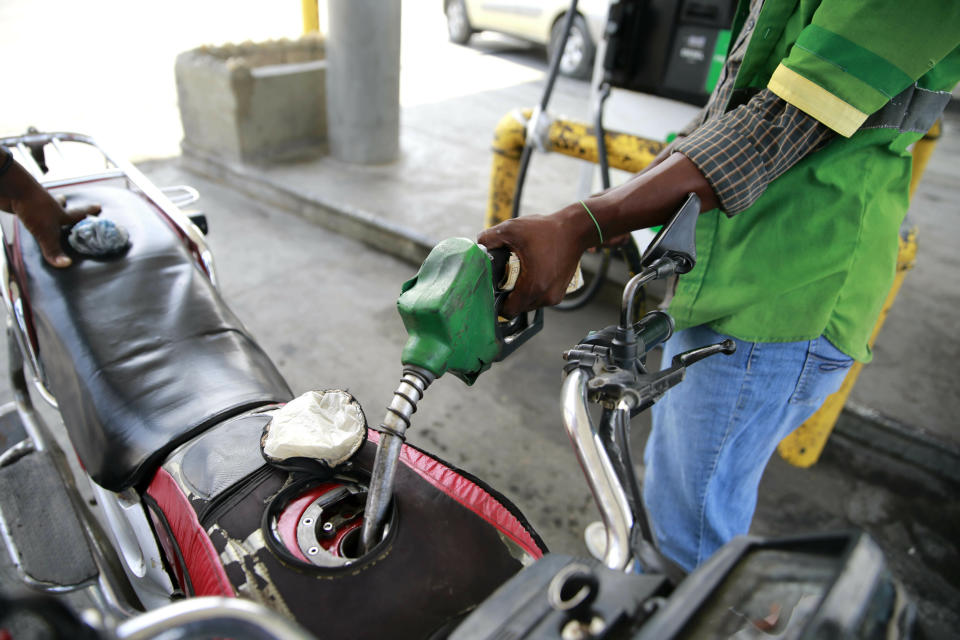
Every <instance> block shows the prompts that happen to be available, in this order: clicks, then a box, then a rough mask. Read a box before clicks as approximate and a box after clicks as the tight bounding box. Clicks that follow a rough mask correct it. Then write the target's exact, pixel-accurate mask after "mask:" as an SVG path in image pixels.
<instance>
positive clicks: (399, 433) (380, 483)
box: [361, 366, 436, 553]
mask: <svg viewBox="0 0 960 640" xmlns="http://www.w3.org/2000/svg"><path fill="white" fill-rule="evenodd" d="M435 378H436V376H434V375H433V374H432V373H430V372H429V371H427V370H426V369H422V368H420V367H414V366H407V367H404V369H403V377H402V378H401V379H400V385H399V386H398V387H397V390H396V391H394V392H393V399H392V400H391V401H390V405H389V406H388V407H387V413H386V415H385V416H384V418H383V422H382V423H381V424H380V426H379V427H378V428H377V431H379V432H380V444H379V446H378V447H377V456H376V458H375V459H374V461H373V471H372V473H371V475H370V487H369V489H368V492H367V504H366V506H365V508H364V517H363V532H362V535H361V543H362V545H363V552H364V553H368V552H369V551H370V550H371V549H373V547H374V546H376V544H377V542H379V541H380V537H381V531H382V530H383V524H384V520H385V518H386V516H387V508H388V507H389V506H390V497H391V495H392V493H393V478H394V476H395V475H396V473H397V463H398V462H399V460H400V449H401V447H402V446H403V442H404V440H405V439H406V437H405V433H406V431H407V428H408V427H409V426H410V417H411V416H412V415H413V414H414V413H416V411H417V403H418V402H419V401H420V399H421V398H423V393H424V391H425V390H426V388H427V387H428V386H430V383H431V382H433V381H434V379H435Z"/></svg>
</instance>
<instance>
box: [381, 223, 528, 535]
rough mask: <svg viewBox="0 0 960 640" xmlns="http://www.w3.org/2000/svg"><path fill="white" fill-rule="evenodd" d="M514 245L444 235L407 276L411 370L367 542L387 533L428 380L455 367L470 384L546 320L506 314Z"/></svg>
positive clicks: (386, 425)
mask: <svg viewBox="0 0 960 640" xmlns="http://www.w3.org/2000/svg"><path fill="white" fill-rule="evenodd" d="M509 257H510V252H509V250H507V249H496V250H493V251H489V252H488V251H487V250H486V249H485V248H483V247H481V246H480V245H478V244H476V243H475V242H473V241H471V240H468V239H466V238H450V239H447V240H444V241H443V242H441V243H440V244H438V245H437V246H436V247H434V248H433V250H432V251H431V252H430V255H428V256H427V259H426V260H424V262H423V265H422V266H421V267H420V271H419V272H418V273H417V275H416V277H414V278H413V279H411V280H409V281H407V282H405V283H404V284H403V287H402V292H401V294H400V298H399V299H398V300H397V310H398V311H399V312H400V317H401V318H402V319H403V325H404V327H405V328H406V330H407V334H408V336H409V337H408V338H407V342H406V344H405V345H404V347H403V352H402V354H401V356H400V359H401V362H402V364H403V378H402V379H401V381H400V385H399V386H398V388H397V390H396V391H395V392H394V397H393V400H392V401H391V403H390V406H389V407H388V408H387V413H386V417H385V418H384V420H383V423H382V424H381V425H380V429H379V431H380V434H381V435H380V443H379V445H378V447H377V456H376V459H375V461H374V466H373V473H372V475H371V478H370V491H369V494H368V496H367V503H366V506H365V508H364V525H363V546H364V549H365V550H366V551H369V550H370V549H372V548H373V546H374V545H375V544H376V542H377V541H378V540H379V532H380V531H381V529H382V525H383V519H384V518H385V517H386V513H387V507H388V506H389V503H390V497H391V494H392V491H393V477H394V474H395V472H396V465H397V461H398V459H399V457H400V449H401V446H402V445H403V441H404V438H405V436H404V434H405V432H406V430H407V428H408V427H409V426H410V417H411V416H412V415H413V412H414V411H416V408H417V402H419V401H420V399H421V398H422V397H423V394H424V391H425V390H426V388H427V386H429V385H430V383H431V382H432V381H433V380H435V379H436V378H439V377H440V376H442V375H443V374H444V373H447V372H450V373H452V374H453V375H455V376H457V377H458V378H460V379H461V380H463V381H464V382H466V383H467V384H468V385H470V384H473V383H474V382H475V381H476V379H477V378H478V377H479V376H480V374H481V373H483V372H484V371H486V370H487V369H489V368H490V365H491V364H492V363H493V362H495V361H497V360H502V359H503V358H505V357H506V356H507V355H509V354H510V353H512V352H513V351H514V350H515V349H516V348H517V347H519V346H520V344H522V343H523V342H525V341H526V340H527V339H529V338H530V337H531V336H532V335H533V334H534V333H536V332H537V331H539V330H540V327H542V326H543V311H538V312H537V313H536V314H535V319H534V321H533V322H530V321H529V320H528V319H527V315H528V314H521V316H520V317H518V318H514V319H511V320H507V321H502V322H501V321H499V320H498V313H497V311H498V309H499V308H500V305H502V303H503V298H504V297H505V296H506V295H507V293H506V292H505V291H503V290H502V289H500V288H499V287H498V286H497V285H498V284H500V283H501V282H503V278H504V274H505V273H506V271H507V268H508V267H507V264H508V262H509Z"/></svg>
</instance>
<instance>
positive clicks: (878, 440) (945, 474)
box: [182, 149, 960, 486]
mask: <svg viewBox="0 0 960 640" xmlns="http://www.w3.org/2000/svg"><path fill="white" fill-rule="evenodd" d="M182 162H183V166H184V167H185V168H186V169H188V170H190V171H193V172H195V173H198V174H200V175H202V176H204V177H207V178H210V179H213V180H216V181H218V182H221V183H222V184H224V185H226V186H228V187H230V188H231V189H234V190H236V191H238V192H240V193H243V194H245V195H247V196H249V197H251V198H253V199H255V200H258V201H260V202H262V203H263V204H266V205H271V206H276V207H279V208H281V209H283V210H285V211H289V212H291V213H293V214H295V215H298V216H301V217H302V218H304V219H306V220H308V221H310V222H313V223H315V224H319V225H320V226H322V227H324V228H326V229H330V230H331V231H335V232H337V233H340V234H342V235H345V236H347V237H350V238H353V239H355V240H359V241H360V242H363V243H365V244H367V245H370V246H372V247H374V248H375V249H377V250H378V251H381V252H384V253H387V254H389V255H392V256H394V257H396V258H399V259H401V260H405V261H407V262H409V263H411V264H412V265H414V266H417V265H419V264H420V263H421V262H423V260H424V258H426V256H427V254H428V253H429V252H430V250H431V249H432V248H433V246H434V245H435V244H436V243H437V242H438V240H439V239H432V238H429V237H427V236H425V235H422V234H419V233H416V232H414V231H411V230H410V229H407V228H405V227H402V226H400V225H396V224H394V223H391V222H388V221H385V220H383V219H382V218H380V217H378V216H377V215H375V214H373V213H371V212H368V211H364V210H361V209H358V208H356V207H352V206H350V205H349V204H346V203H340V202H332V201H330V200H329V199H325V198H323V197H322V196H318V195H316V194H313V193H305V192H302V191H300V190H298V189H295V188H291V187H288V186H284V185H279V184H277V183H275V182H273V181H271V180H270V178H269V175H268V172H266V171H264V170H260V169H257V168H256V167H251V166H247V165H240V164H232V163H230V162H225V161H224V160H223V159H222V158H216V157H211V156H204V155H202V154H200V153H198V152H196V151H195V150H193V149H184V153H183V155H182ZM617 299H619V294H618V295H617ZM611 300H613V297H611ZM832 437H833V438H835V439H837V440H838V441H840V442H841V443H842V444H844V445H846V446H853V447H857V448H860V449H867V450H869V451H871V453H875V454H878V455H880V456H884V457H887V458H893V459H895V460H898V461H901V462H904V463H907V464H909V465H911V466H912V467H915V468H917V469H920V470H922V471H924V472H926V473H930V474H933V475H934V476H936V477H938V478H941V479H943V480H945V481H947V482H950V483H952V484H957V485H958V486H960V449H958V448H957V447H956V446H955V445H952V444H950V443H946V442H943V441H941V440H938V439H935V438H932V437H930V436H928V435H926V434H924V433H923V432H920V431H918V430H916V429H915V428H912V427H910V426H908V425H905V424H903V423H900V422H898V421H896V420H894V419H892V418H889V417H887V416H884V415H883V414H881V413H879V412H877V411H874V410H873V409H870V408H868V407H863V406H860V405H857V404H855V403H851V402H848V403H847V406H846V407H844V409H843V411H842V412H841V414H840V417H839V419H838V420H837V424H836V426H835V428H834V432H833V434H832Z"/></svg>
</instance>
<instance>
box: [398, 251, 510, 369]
mask: <svg viewBox="0 0 960 640" xmlns="http://www.w3.org/2000/svg"><path fill="white" fill-rule="evenodd" d="M499 253H502V252H501V251H498V254H499ZM506 253H507V255H509V252H508V251H507V252H506ZM497 260H498V262H501V263H503V264H504V265H505V264H506V260H505V259H504V258H503V257H502V256H500V255H498V256H497ZM503 269H504V267H500V269H499V271H500V277H502V273H503ZM495 282H497V280H494V277H493V264H492V261H491V257H490V255H489V254H488V253H487V251H486V250H485V249H483V248H481V247H480V246H479V245H478V244H476V243H475V242H473V241H472V240H469V239H467V238H448V239H447V240H444V241H442V242H440V243H439V244H438V245H437V246H435V247H434V248H433V250H432V251H431V252H430V254H429V255H428V256H427V259H426V260H424V261H423V265H422V266H421V267H420V271H419V272H418V273H417V275H416V277H414V278H413V279H411V280H409V281H407V282H406V283H404V285H403V292H402V293H401V295H400V298H399V299H398V300H397V310H398V311H399V312H400V317H401V318H402V319H403V325H404V327H406V329H407V334H408V336H409V337H408V339H407V343H406V345H405V346H404V348H403V353H402V354H401V361H402V362H403V364H404V365H412V366H417V367H422V368H423V369H426V370H427V371H429V372H431V373H432V374H434V375H435V376H437V377H440V376H441V375H443V374H444V373H446V372H447V371H449V372H450V373H452V374H454V375H455V376H457V377H458V378H460V379H461V380H463V381H464V382H466V383H467V384H473V382H474V381H476V379H477V377H478V376H479V375H480V374H481V373H482V372H483V371H486V370H487V369H488V368H489V367H490V363H492V362H493V361H494V359H495V358H496V357H497V354H498V353H499V351H500V344H499V342H498V340H497V333H496V322H497V317H496V304H495V300H494V284H495Z"/></svg>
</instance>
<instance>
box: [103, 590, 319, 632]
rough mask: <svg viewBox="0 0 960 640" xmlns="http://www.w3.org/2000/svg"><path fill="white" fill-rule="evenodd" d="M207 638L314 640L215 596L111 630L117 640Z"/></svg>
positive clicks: (260, 609) (257, 610) (262, 612)
mask: <svg viewBox="0 0 960 640" xmlns="http://www.w3.org/2000/svg"><path fill="white" fill-rule="evenodd" d="M201 634H206V635H201ZM207 635H212V636H214V637H226V638H250V639H253V640H260V639H262V640H316V638H315V637H314V636H313V635H311V634H309V633H307V632H306V631H304V630H303V628H302V627H300V626H299V625H298V624H296V623H294V622H292V621H290V620H287V619H286V618H284V617H282V616H280V615H278V614H276V613H274V612H273V611H270V610H269V609H267V608H266V607H264V606H262V605H259V604H257V603H255V602H252V601H250V600H243V599H240V598H223V597H217V596H207V597H200V598H189V599H187V600H182V601H180V602H176V603H174V604H170V605H167V606H165V607H162V608H160V609H155V610H153V611H149V612H147V613H143V614H141V615H138V616H136V617H134V618H131V619H130V620H126V621H124V622H121V623H120V624H119V625H117V627H116V629H115V630H114V637H115V638H117V640H153V639H154V638H158V637H161V636H162V637H163V638H168V639H173V638H188V637H190V638H192V637H206V636H207Z"/></svg>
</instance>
